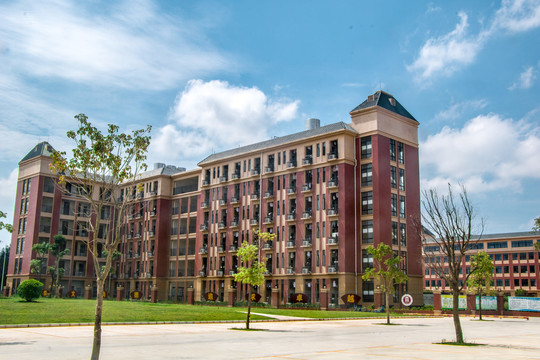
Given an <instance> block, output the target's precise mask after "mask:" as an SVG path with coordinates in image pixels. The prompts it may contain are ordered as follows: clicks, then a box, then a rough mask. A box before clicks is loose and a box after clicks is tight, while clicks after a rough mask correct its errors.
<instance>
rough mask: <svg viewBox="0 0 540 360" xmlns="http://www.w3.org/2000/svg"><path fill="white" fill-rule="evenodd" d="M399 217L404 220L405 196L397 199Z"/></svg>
mask: <svg viewBox="0 0 540 360" xmlns="http://www.w3.org/2000/svg"><path fill="white" fill-rule="evenodd" d="M399 216H400V217H402V218H403V219H405V196H400V197H399Z"/></svg>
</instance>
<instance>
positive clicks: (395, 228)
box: [392, 221, 438, 252]
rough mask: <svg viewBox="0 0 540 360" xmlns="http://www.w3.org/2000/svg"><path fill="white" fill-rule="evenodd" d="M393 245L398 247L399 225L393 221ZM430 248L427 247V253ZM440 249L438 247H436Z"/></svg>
mask: <svg viewBox="0 0 540 360" xmlns="http://www.w3.org/2000/svg"><path fill="white" fill-rule="evenodd" d="M392 244H393V245H398V225H397V222H395V221H392ZM429 247H430V246H426V252H427V251H428V250H427V248H429ZM436 247H437V248H438V246H436Z"/></svg>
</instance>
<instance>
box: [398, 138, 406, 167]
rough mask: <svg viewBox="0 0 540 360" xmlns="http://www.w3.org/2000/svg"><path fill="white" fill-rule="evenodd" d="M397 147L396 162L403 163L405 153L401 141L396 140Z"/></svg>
mask: <svg viewBox="0 0 540 360" xmlns="http://www.w3.org/2000/svg"><path fill="white" fill-rule="evenodd" d="M397 148H398V162H399V163H400V164H404V163H405V154H404V151H403V143H402V142H398V144H397Z"/></svg>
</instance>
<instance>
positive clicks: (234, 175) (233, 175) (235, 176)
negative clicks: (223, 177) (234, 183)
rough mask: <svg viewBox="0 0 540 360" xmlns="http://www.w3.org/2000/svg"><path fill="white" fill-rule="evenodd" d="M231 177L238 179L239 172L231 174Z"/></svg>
mask: <svg viewBox="0 0 540 360" xmlns="http://www.w3.org/2000/svg"><path fill="white" fill-rule="evenodd" d="M231 179H233V180H238V179H240V174H239V173H234V174H232V175H231Z"/></svg>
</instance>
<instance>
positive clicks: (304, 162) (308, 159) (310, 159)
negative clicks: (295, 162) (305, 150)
mask: <svg viewBox="0 0 540 360" xmlns="http://www.w3.org/2000/svg"><path fill="white" fill-rule="evenodd" d="M311 164H313V157H311V156H306V157H305V158H303V159H302V165H311Z"/></svg>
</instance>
